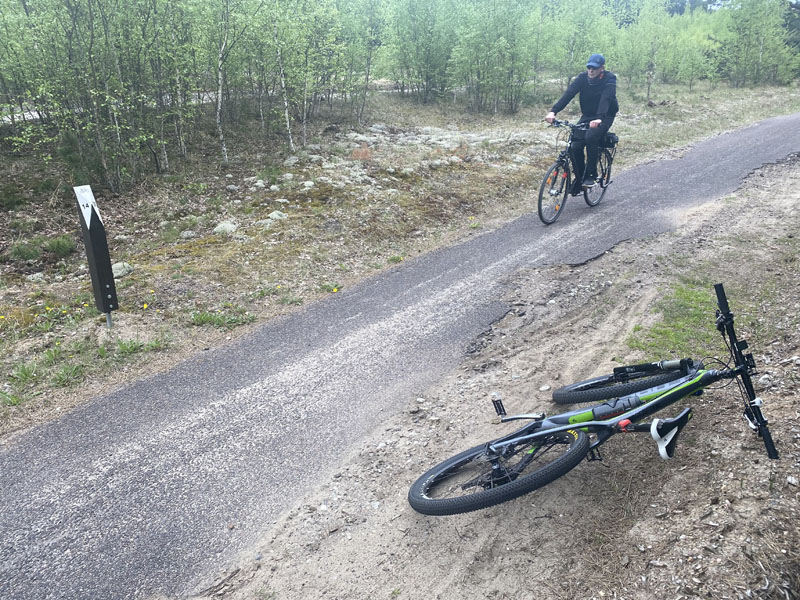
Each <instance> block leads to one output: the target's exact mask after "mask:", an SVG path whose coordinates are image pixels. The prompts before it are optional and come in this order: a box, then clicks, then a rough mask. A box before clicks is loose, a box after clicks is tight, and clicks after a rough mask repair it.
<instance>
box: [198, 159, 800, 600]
mask: <svg viewBox="0 0 800 600" xmlns="http://www.w3.org/2000/svg"><path fill="white" fill-rule="evenodd" d="M787 173H788V176H787ZM798 189H800V162H798V161H797V160H795V161H794V162H789V163H787V164H784V165H781V166H773V167H767V168H765V169H762V170H761V171H759V172H757V173H755V174H753V175H752V176H751V177H750V178H749V180H748V182H747V183H746V184H745V185H744V186H743V187H742V188H741V189H740V190H739V191H738V192H737V193H736V194H734V195H733V196H731V197H729V198H726V199H725V200H724V201H721V202H715V203H710V204H708V205H706V206H704V207H702V208H701V209H700V210H698V211H696V213H695V214H691V215H680V216H679V217H678V218H679V220H681V221H683V226H682V227H681V233H679V234H678V233H675V234H666V235H662V236H658V237H656V238H652V239H650V240H647V241H645V242H639V241H637V242H635V243H631V242H626V243H623V244H620V245H619V246H617V247H616V248H614V249H613V250H612V251H610V252H608V253H606V254H605V255H603V256H601V257H599V258H598V259H595V260H593V261H590V262H589V263H587V264H583V265H574V266H566V265H565V266H558V267H553V268H549V269H546V270H542V271H533V272H528V273H519V274H518V276H517V278H516V281H515V284H516V285H515V286H514V287H515V288H516V291H515V293H514V297H513V298H511V299H510V300H512V302H513V305H514V307H515V308H514V310H513V311H512V312H511V313H509V314H508V315H507V316H506V317H505V318H504V319H503V320H501V321H500V322H498V323H496V324H495V326H494V327H493V328H492V330H491V331H489V332H487V333H486V334H485V335H484V336H483V337H482V338H481V339H479V340H476V341H475V344H474V345H473V347H472V348H471V350H470V352H469V353H468V355H467V356H466V357H465V359H464V361H463V363H462V365H461V366H460V367H459V368H458V369H457V370H455V371H454V372H452V373H451V374H450V375H449V376H448V377H446V378H445V379H444V380H443V381H441V382H440V383H439V384H438V385H436V386H434V387H433V388H432V389H429V390H427V391H425V393H424V394H422V395H420V396H419V397H409V398H408V401H407V404H406V406H405V407H404V408H403V410H402V411H399V412H398V414H397V415H396V416H395V417H393V418H392V419H390V420H388V421H387V422H386V423H385V424H384V426H383V427H382V428H380V429H379V430H376V431H374V433H373V435H372V436H371V437H370V438H369V439H367V440H364V442H363V444H362V445H361V447H360V448H359V449H358V450H357V451H356V452H355V453H354V454H352V455H351V456H348V457H343V458H342V461H341V463H340V464H339V465H338V467H337V468H336V469H335V470H334V471H333V472H331V473H330V477H329V478H328V479H327V480H326V481H324V482H321V484H320V486H319V488H318V489H317V490H316V491H315V492H314V493H312V494H310V495H309V496H307V497H306V498H304V499H303V500H302V501H301V502H299V503H298V504H297V505H296V506H295V507H294V508H293V509H292V510H291V511H290V512H289V513H288V514H285V515H284V516H283V517H282V518H281V520H279V521H278V522H277V523H275V524H274V525H273V527H272V529H271V531H270V533H269V534H268V535H267V536H266V537H265V538H264V539H263V540H262V541H261V542H260V543H259V544H258V546H257V547H255V548H253V549H252V551H251V552H249V553H248V554H247V555H245V556H242V557H241V560H240V562H239V565H238V566H236V567H232V568H231V569H230V570H229V571H227V572H225V573H222V574H220V575H219V577H218V580H217V582H216V583H215V585H214V586H212V587H211V588H209V589H208V590H206V591H205V592H204V594H203V596H204V597H208V598H220V597H222V598H230V599H243V598H274V599H276V600H277V599H294V598H298V599H299V598H348V599H349V598H353V599H360V598H364V599H367V598H369V599H375V598H441V599H450V598H453V599H456V598H458V599H461V598H603V597H605V598H641V599H645V598H681V597H683V598H693V597H705V598H751V597H753V598H787V599H792V598H798V597H800V550H798V548H800V544H799V543H798V542H800V532H798V528H797V525H796V524H797V522H798V514H797V512H798V506H800V503H798V499H800V488H799V487H798V479H799V478H800V468H798V465H800V462H799V461H800V411H798V400H800V393H798V380H800V359H798V358H797V355H798V354H800V325H799V321H798V312H800V311H798V309H800V304H798V289H800V281H798V277H797V264H798V263H797V255H798V239H797V233H796V232H797V231H798V229H799V227H798V225H799V221H800V219H799V218H798V213H797V206H798V201H800V192H798V191H797V190H798ZM745 257H746V258H745ZM690 265H695V273H694V274H693V273H692V271H691V270H690ZM698 274H699V275H701V276H706V277H708V278H710V279H713V280H719V281H723V282H725V283H726V287H727V288H728V293H729V297H730V299H731V304H732V308H733V310H734V311H735V312H736V310H737V308H736V307H737V297H739V298H741V297H742V296H743V295H744V296H752V297H756V298H759V297H764V298H766V300H763V301H762V303H761V304H760V306H759V310H758V311H757V312H754V313H751V314H744V313H742V314H738V320H737V327H738V328H739V330H740V333H742V334H744V336H745V337H746V338H747V339H748V340H749V341H750V345H751V348H752V349H753V351H754V354H755V356H756V360H757V362H758V364H759V366H760V370H761V374H762V375H764V374H766V375H768V376H769V377H768V378H766V379H763V380H762V384H761V386H762V388H763V389H761V390H760V394H761V396H762V397H763V398H764V401H765V413H766V415H767V417H768V418H769V419H770V420H771V423H772V425H771V428H772V431H773V436H774V437H775V439H776V443H777V444H778V447H779V450H780V452H781V460H780V461H768V460H767V459H766V455H765V453H764V449H763V445H762V444H761V442H760V441H759V440H758V439H757V438H756V437H755V436H753V435H752V434H751V433H750V431H749V430H748V429H747V427H746V424H745V423H744V421H743V420H742V419H741V418H740V412H741V411H740V409H739V404H738V402H739V400H738V397H737V396H736V395H735V393H734V392H733V390H731V389H728V390H717V391H713V392H711V393H707V394H706V395H704V396H703V397H701V398H695V399H693V400H692V402H691V405H692V406H693V407H694V408H695V418H694V419H693V421H692V424H691V425H690V426H689V428H688V430H687V431H686V433H685V434H684V435H683V436H682V439H681V444H680V445H679V449H678V454H677V456H676V458H675V459H673V460H672V461H670V462H665V461H662V460H661V459H660V458H659V457H658V454H657V451H656V448H655V446H654V444H652V442H651V441H650V440H649V439H646V438H645V437H644V436H636V437H634V436H632V437H625V438H623V437H621V436H618V437H616V438H614V439H613V440H611V441H610V442H609V443H608V444H607V445H606V446H605V447H604V448H603V450H604V453H603V455H604V460H603V461H602V462H591V463H583V464H581V465H579V466H578V467H577V468H576V469H574V470H573V471H572V472H571V473H570V474H568V475H567V476H566V477H564V478H562V479H561V480H559V481H556V482H555V483H554V484H552V485H550V486H548V487H546V488H545V489H543V490H540V491H538V492H535V493H533V494H529V495H527V496H523V497H522V498H520V499H517V500H515V501H513V502H510V503H506V504H503V505H500V506H498V507H495V508H492V509H488V510H485V511H480V512H477V513H472V514H468V515H462V516H457V517H445V518H431V517H424V516H421V515H418V514H416V513H414V512H413V511H412V510H411V508H410V507H409V506H408V504H407V501H406V493H407V490H408V486H409V485H410V484H411V482H412V481H413V480H414V479H415V478H416V477H418V476H419V475H420V474H421V473H422V472H423V471H425V470H427V468H429V467H430V466H432V465H433V464H435V463H436V462H439V461H441V460H443V459H444V458H446V457H448V456H450V455H452V454H454V453H456V452H458V451H460V450H462V449H464V448H467V447H469V446H471V445H474V444H476V443H479V442H481V441H484V440H486V439H488V438H490V437H496V436H498V435H500V434H501V433H504V432H505V431H507V430H506V429H502V428H498V426H496V425H492V424H491V419H492V417H493V416H494V413H493V410H492V406H491V403H490V402H489V396H490V394H491V392H495V391H496V392H499V393H500V394H501V395H502V396H503V398H504V401H505V405H506V407H507V409H508V410H509V412H512V411H514V412H528V411H545V412H551V413H552V412H556V411H557V410H558V407H557V406H556V405H554V404H552V402H551V401H550V399H549V394H550V392H549V391H541V390H543V389H544V388H545V386H550V387H551V388H554V387H557V386H559V385H561V384H562V383H566V382H570V381H574V380H577V379H581V378H585V377H588V376H590V375H592V374H596V373H599V372H605V371H608V370H609V369H610V368H611V367H612V366H613V365H615V364H618V363H614V362H612V359H613V358H616V359H618V360H621V361H626V362H629V361H635V360H637V359H638V358H641V357H640V356H638V355H637V354H636V353H635V352H633V351H631V350H630V348H629V347H628V346H627V345H626V343H625V341H626V339H627V337H628V335H629V334H630V332H631V331H633V329H634V327H635V326H636V325H640V326H644V327H646V326H648V325H649V324H651V323H653V322H654V321H655V320H656V319H657V318H658V315H657V314H656V311H655V310H654V303H655V301H656V300H657V298H658V297H659V296H660V295H661V294H662V293H663V291H664V290H665V289H666V287H667V286H668V285H669V284H671V283H674V282H676V281H679V280H681V278H682V277H687V276H696V275H698ZM763 289H768V290H769V294H767V295H764V294H761V293H760V291H759V290H763ZM748 290H749V291H748ZM709 293H712V291H711V290H710V289H709ZM710 318H711V315H709V319H710ZM752 332H756V333H759V332H760V333H761V334H762V335H763V336H767V337H764V338H756V337H754V335H755V334H754V333H752ZM665 350H668V349H665ZM677 412H678V410H677V408H676V410H675V413H676V414H677Z"/></svg>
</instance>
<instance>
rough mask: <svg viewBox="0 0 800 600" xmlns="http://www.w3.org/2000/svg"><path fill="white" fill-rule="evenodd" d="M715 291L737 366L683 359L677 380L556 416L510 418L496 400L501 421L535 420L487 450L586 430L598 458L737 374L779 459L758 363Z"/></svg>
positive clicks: (752, 416) (748, 410) (721, 326)
mask: <svg viewBox="0 0 800 600" xmlns="http://www.w3.org/2000/svg"><path fill="white" fill-rule="evenodd" d="M715 290H716V293H717V298H718V304H719V309H718V310H717V322H716V324H717V329H718V330H719V331H720V332H721V333H722V334H723V336H724V337H725V336H727V341H728V342H729V344H730V346H729V348H730V350H731V355H732V357H733V359H734V363H735V366H734V367H733V368H725V369H705V368H704V367H703V365H702V364H697V363H694V362H693V361H691V360H690V359H684V361H681V365H682V366H683V368H684V372H685V374H684V375H683V376H682V377H679V378H678V379H676V380H674V381H671V382H669V383H665V384H662V385H659V386H656V387H652V388H649V389H646V390H643V391H640V392H637V393H634V394H629V395H627V396H622V397H620V398H617V399H613V400H609V401H607V402H604V403H601V404H595V405H593V406H591V407H589V408H582V409H579V410H574V411H570V412H566V413H562V414H559V415H555V416H553V417H546V416H544V415H534V414H526V415H515V416H506V415H505V410H504V409H503V407H502V401H496V402H495V409H496V410H497V412H498V414H499V416H500V422H501V423H502V422H508V421H515V420H527V419H533V421H534V422H533V423H530V424H529V425H527V426H526V427H523V428H522V429H521V430H518V431H516V432H514V433H511V434H509V435H507V436H505V437H502V438H499V439H497V440H495V441H493V442H491V443H490V444H489V445H488V449H489V450H490V451H491V452H493V453H497V454H502V452H503V449H504V448H505V447H508V446H511V445H513V444H518V443H522V442H529V441H532V440H536V439H539V438H545V437H547V436H548V435H550V434H552V433H555V432H560V431H568V430H570V429H576V428H578V429H582V430H583V431H585V432H586V433H589V434H595V435H596V439H595V440H594V441H593V442H592V443H591V444H590V446H589V456H593V452H594V451H595V450H596V448H597V447H598V446H600V445H602V444H603V443H605V442H606V441H607V440H608V438H610V437H611V436H612V435H614V434H616V433H631V432H644V431H650V429H651V426H650V425H644V426H642V425H639V424H638V423H639V422H640V421H642V420H644V419H646V418H647V417H649V416H651V415H653V414H655V413H657V412H659V411H660V410H662V409H664V408H666V407H668V406H670V405H672V404H675V403H676V402H679V401H680V400H683V399H684V398H686V397H688V396H691V395H693V394H700V393H702V391H703V389H705V388H706V387H708V386H710V385H713V384H714V383H717V382H719V381H721V380H723V379H733V378H737V377H738V378H740V379H741V381H742V384H743V387H744V389H745V392H746V394H747V398H748V401H747V403H746V405H745V413H744V416H745V418H746V420H747V421H748V424H749V425H750V428H751V429H753V430H754V431H756V432H757V433H758V434H759V436H761V437H763V438H764V444H765V446H766V449H767V455H768V456H769V457H770V458H773V459H777V458H778V453H777V451H776V449H775V446H774V444H773V442H772V438H771V436H770V433H769V430H768V428H767V421H766V419H764V417H763V415H762V414H761V409H760V406H761V400H760V399H759V398H757V397H756V395H755V390H754V389H753V384H752V381H751V378H750V375H751V373H753V372H755V361H754V360H753V357H752V355H745V354H744V353H743V350H745V349H746V348H747V343H746V342H744V341H739V340H737V337H736V332H735V331H734V328H733V314H732V313H731V312H730V309H729V307H728V302H727V298H726V297H725V291H724V289H723V288H722V284H716V285H715Z"/></svg>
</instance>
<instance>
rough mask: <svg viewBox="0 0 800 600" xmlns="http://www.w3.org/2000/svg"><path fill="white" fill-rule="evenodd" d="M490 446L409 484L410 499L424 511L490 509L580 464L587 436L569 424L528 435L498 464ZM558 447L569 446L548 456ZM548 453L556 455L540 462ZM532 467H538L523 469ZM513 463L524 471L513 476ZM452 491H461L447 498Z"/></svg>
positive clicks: (439, 513) (458, 457)
mask: <svg viewBox="0 0 800 600" xmlns="http://www.w3.org/2000/svg"><path fill="white" fill-rule="evenodd" d="M488 447H489V443H487V444H482V445H480V446H475V447H474V448H470V449H469V450H466V451H464V452H462V453H460V454H457V455H455V456H453V457H452V458H450V459H448V460H446V461H444V462H442V463H440V464H438V465H436V466H435V467H433V468H432V469H430V470H429V471H428V472H426V473H425V474H424V475H423V476H422V477H420V478H419V479H417V480H416V481H415V482H414V483H413V485H412V486H411V488H410V489H409V491H408V503H409V504H410V505H411V507H412V508H413V509H414V510H415V511H417V512H419V513H422V514H424V515H432V516H444V515H457V514H461V513H466V512H471V511H474V510H480V509H482V508H489V507H490V506H495V505H497V504H500V503H502V502H507V501H509V500H513V499H514V498H518V497H519V496H522V495H524V494H527V493H529V492H532V491H533V490H536V489H538V488H540V487H542V486H544V485H547V484H548V483H550V482H552V481H554V480H555V479H558V478H559V477H561V476H562V475H564V474H566V473H567V472H568V471H570V470H571V469H573V468H574V467H576V466H577V465H578V463H579V462H581V461H582V460H583V458H584V457H585V456H586V453H587V452H588V451H589V436H588V435H586V433H585V432H583V431H581V430H577V429H576V430H573V429H570V430H568V431H560V432H556V433H553V434H551V435H550V436H545V437H543V438H539V439H537V440H533V441H532V440H528V441H527V442H525V443H522V444H518V445H516V446H514V447H513V448H512V449H511V451H509V453H508V454H507V456H506V457H497V456H496V455H495V457H494V458H495V459H496V460H497V463H498V464H499V467H497V468H496V467H495V466H494V465H493V463H492V462H490V460H489V457H488V456H487V449H488ZM556 447H565V451H564V452H563V453H558V454H556V455H548V452H549V451H550V450H551V449H553V448H556ZM546 457H549V458H553V460H552V461H550V462H548V463H546V464H541V465H540V464H539V463H538V461H539V459H545V458H546ZM481 458H483V460H481ZM514 459H517V463H516V464H512V461H513V460H514ZM525 461H527V462H526V463H525V464H524V465H522V466H521V467H520V465H521V464H522V463H523V462H525ZM534 463H536V464H535V465H534ZM531 466H534V467H535V468H533V470H532V471H531V472H525V469H527V468H528V467H531ZM509 468H510V469H514V468H520V469H521V471H522V472H523V473H525V474H519V473H518V474H516V475H515V476H514V477H513V478H510V477H509V475H508V472H509ZM498 473H500V475H499V476H498ZM470 484H472V485H470ZM448 493H453V494H463V495H456V496H451V497H448V496H447V494H448Z"/></svg>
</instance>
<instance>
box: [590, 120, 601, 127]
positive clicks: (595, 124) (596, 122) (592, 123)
mask: <svg viewBox="0 0 800 600" xmlns="http://www.w3.org/2000/svg"><path fill="white" fill-rule="evenodd" d="M602 122H603V121H602V119H595V120H594V121H589V127H591V128H592V129H594V128H595V127H600V123H602Z"/></svg>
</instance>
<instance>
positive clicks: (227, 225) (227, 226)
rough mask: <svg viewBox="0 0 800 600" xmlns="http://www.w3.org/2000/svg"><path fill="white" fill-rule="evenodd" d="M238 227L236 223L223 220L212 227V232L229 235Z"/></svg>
mask: <svg viewBox="0 0 800 600" xmlns="http://www.w3.org/2000/svg"><path fill="white" fill-rule="evenodd" d="M237 229H239V226H238V225H237V224H236V223H231V222H230V221H223V222H222V223H220V224H219V225H217V226H216V227H214V233H218V234H222V235H229V234H231V233H233V232H234V231H236V230H237Z"/></svg>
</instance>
